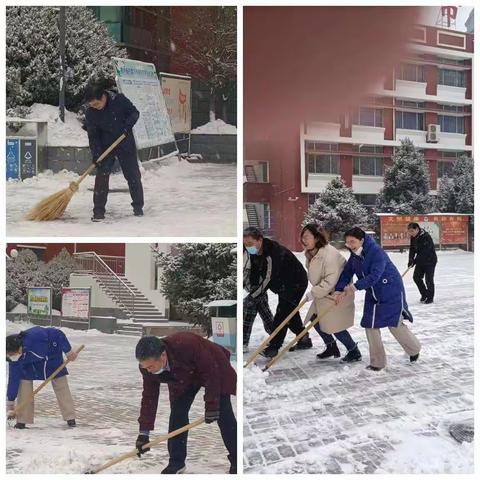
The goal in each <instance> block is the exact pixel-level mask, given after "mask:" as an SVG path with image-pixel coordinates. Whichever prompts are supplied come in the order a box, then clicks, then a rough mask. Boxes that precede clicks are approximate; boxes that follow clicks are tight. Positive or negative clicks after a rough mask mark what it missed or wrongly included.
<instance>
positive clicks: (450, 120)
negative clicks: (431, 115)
mask: <svg viewBox="0 0 480 480" xmlns="http://www.w3.org/2000/svg"><path fill="white" fill-rule="evenodd" d="M438 124H439V125H440V131H441V132H446V133H465V121H464V118H463V117H457V116H454V115H439V116H438Z"/></svg>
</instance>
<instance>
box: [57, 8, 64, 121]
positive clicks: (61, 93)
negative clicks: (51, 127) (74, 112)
mask: <svg viewBox="0 0 480 480" xmlns="http://www.w3.org/2000/svg"><path fill="white" fill-rule="evenodd" d="M58 32H59V44H58V50H59V53H60V91H59V101H58V107H59V109H60V120H61V121H62V122H65V7H60V10H59V13H58Z"/></svg>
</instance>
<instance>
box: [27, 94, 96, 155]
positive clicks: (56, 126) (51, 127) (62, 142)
mask: <svg viewBox="0 0 480 480" xmlns="http://www.w3.org/2000/svg"><path fill="white" fill-rule="evenodd" d="M31 110H32V111H31V113H30V114H28V115H27V118H31V119H35V120H43V121H47V122H48V141H47V142H48V145H49V146H52V147H88V136H87V132H86V131H85V130H83V128H82V124H81V123H80V122H79V120H78V118H77V115H76V113H74V112H69V111H68V110H65V123H63V122H61V121H60V118H59V110H58V107H55V106H53V105H45V104H43V103H34V104H33V105H32V106H31ZM31 128H32V126H31V125H26V126H24V127H22V129H21V130H20V132H19V135H24V134H26V133H25V132H26V129H31Z"/></svg>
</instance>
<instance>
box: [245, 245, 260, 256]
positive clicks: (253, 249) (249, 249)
mask: <svg viewBox="0 0 480 480" xmlns="http://www.w3.org/2000/svg"><path fill="white" fill-rule="evenodd" d="M246 248H247V252H248V253H249V254H250V255H256V254H257V253H258V248H257V247H255V246H252V247H246Z"/></svg>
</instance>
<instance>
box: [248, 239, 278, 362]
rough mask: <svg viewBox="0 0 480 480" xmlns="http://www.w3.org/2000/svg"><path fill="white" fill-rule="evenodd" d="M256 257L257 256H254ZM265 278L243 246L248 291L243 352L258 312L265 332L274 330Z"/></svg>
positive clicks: (269, 332)
mask: <svg viewBox="0 0 480 480" xmlns="http://www.w3.org/2000/svg"><path fill="white" fill-rule="evenodd" d="M254 259H255V257H254ZM262 284H263V278H262V277H261V275H259V273H258V272H257V269H256V266H255V261H254V262H253V263H252V257H251V255H250V254H249V253H248V251H247V249H246V248H245V246H244V247H243V288H244V290H245V291H246V292H247V295H246V297H245V298H244V299H243V353H247V352H248V344H249V342H250V335H251V334H252V327H253V322H254V321H255V318H256V317H257V314H258V315H260V318H261V319H262V322H263V328H264V329H265V332H267V333H268V335H270V334H271V333H272V331H273V328H272V326H273V314H272V311H271V310H270V305H269V304H268V293H267V291H266V290H265V289H263V288H262Z"/></svg>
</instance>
